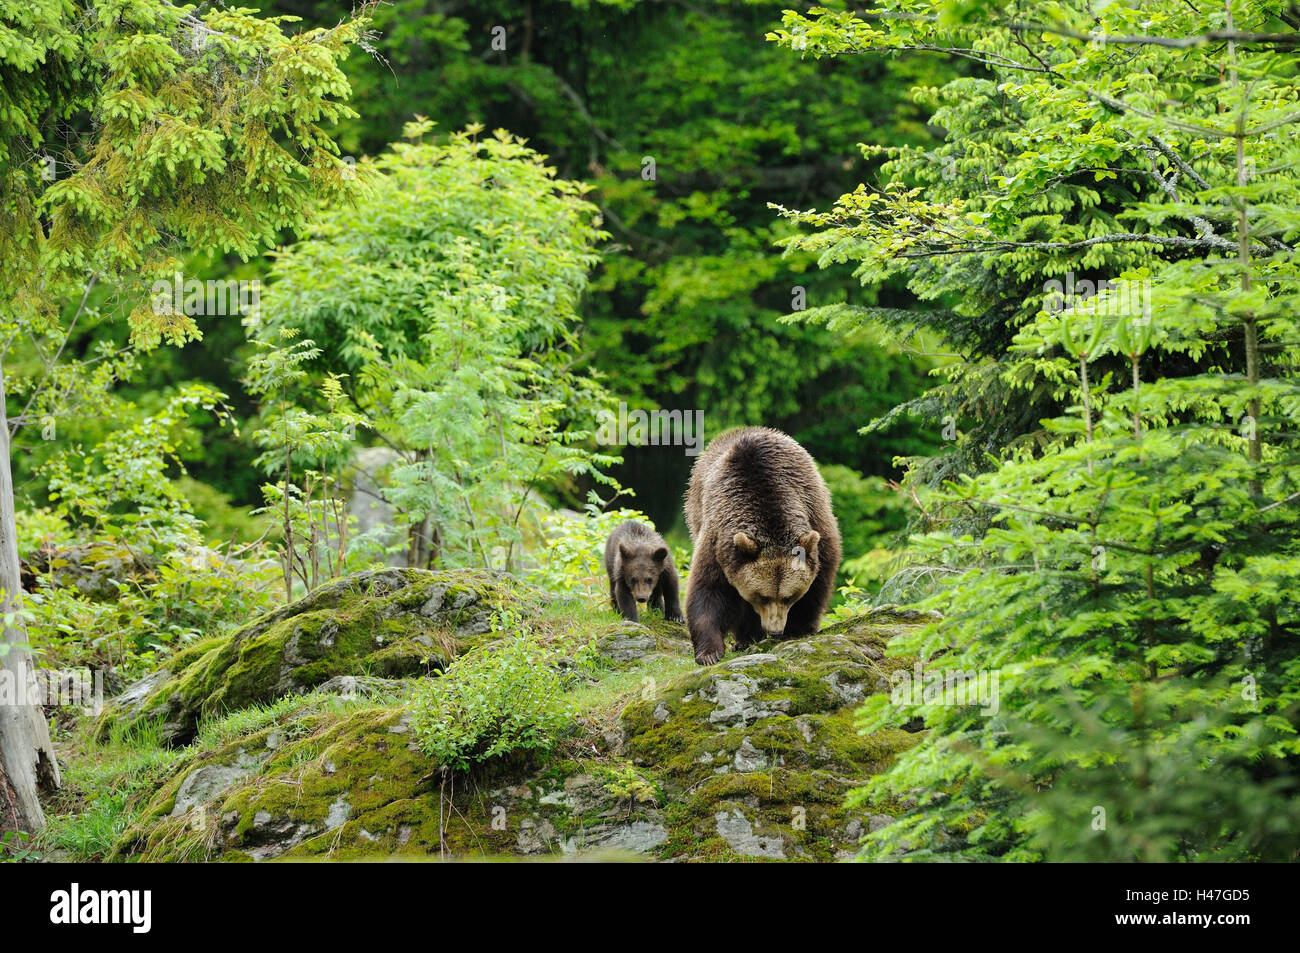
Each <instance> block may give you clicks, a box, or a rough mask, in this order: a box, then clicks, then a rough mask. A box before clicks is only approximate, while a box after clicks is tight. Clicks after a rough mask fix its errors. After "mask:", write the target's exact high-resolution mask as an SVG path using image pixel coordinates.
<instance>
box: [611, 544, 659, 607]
mask: <svg viewBox="0 0 1300 953" xmlns="http://www.w3.org/2000/svg"><path fill="white" fill-rule="evenodd" d="M667 559H668V550H667V549H666V548H665V547H663V546H660V547H658V548H652V547H650V546H629V545H628V544H627V543H619V545H618V571H619V575H620V576H621V578H622V580H623V582H624V584H625V585H626V586H627V587H628V588H629V589H631V590H632V597H633V598H634V599H636V601H637V602H649V601H650V594H651V593H652V592H654V589H655V585H656V584H657V583H658V582H659V576H660V574H661V573H663V571H664V563H665V562H666V561H667Z"/></svg>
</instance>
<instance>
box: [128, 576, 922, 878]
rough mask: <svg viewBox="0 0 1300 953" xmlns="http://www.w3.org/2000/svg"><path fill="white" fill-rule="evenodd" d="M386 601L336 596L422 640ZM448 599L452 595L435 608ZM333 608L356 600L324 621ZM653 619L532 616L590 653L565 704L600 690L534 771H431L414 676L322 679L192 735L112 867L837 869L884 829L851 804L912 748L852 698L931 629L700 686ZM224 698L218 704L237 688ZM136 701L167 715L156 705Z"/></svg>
mask: <svg viewBox="0 0 1300 953" xmlns="http://www.w3.org/2000/svg"><path fill="white" fill-rule="evenodd" d="M403 572H406V571H403ZM457 575H458V578H460V579H461V584H462V585H465V586H466V588H467V589H470V590H471V591H475V592H478V596H477V599H476V600H474V601H473V602H469V603H467V604H466V606H465V607H466V608H468V607H469V606H471V605H486V604H489V603H490V602H492V601H493V600H494V599H497V598H500V597H501V595H502V594H500V593H496V590H495V589H494V588H492V587H495V586H498V585H501V583H500V582H499V581H492V580H488V579H483V578H479V579H478V580H477V582H475V583H474V585H473V586H471V585H468V583H467V581H468V580H470V579H473V578H475V577H473V576H472V575H463V574H457ZM396 583H397V580H395V579H392V578H391V577H388V576H387V574H383V573H381V574H375V575H370V576H367V577H366V578H365V579H356V580H350V581H349V584H348V587H347V588H348V591H349V592H351V593H352V595H353V596H355V595H358V594H362V595H363V600H362V601H363V604H371V603H373V604H376V605H377V604H379V603H381V602H383V601H384V600H385V599H392V598H398V599H400V600H401V602H402V604H403V605H404V606H405V608H404V609H403V611H401V612H399V613H394V614H392V615H390V616H387V617H385V616H384V615H383V613H376V614H375V615H373V616H372V617H371V618H372V619H374V620H376V621H378V620H380V619H387V620H389V621H391V620H393V619H400V620H402V624H404V625H413V626H415V627H416V629H417V630H420V631H423V630H422V629H421V628H420V627H421V626H422V625H423V623H422V622H420V621H419V620H420V619H421V618H422V617H421V616H420V614H419V610H418V606H417V605H416V603H417V602H418V600H415V599H414V598H408V597H404V596H400V595H399V593H401V592H404V591H407V590H412V589H413V587H414V586H415V585H416V583H415V582H414V581H413V580H412V581H408V582H407V583H406V584H404V585H401V586H398V585H397V584H396ZM445 584H446V580H443V581H442V582H439V583H437V584H436V587H435V588H438V587H442V586H443V585H445ZM388 586H393V587H394V588H392V589H391V590H388V589H387V587H388ZM484 586H486V587H489V588H488V589H486V590H485V589H482V588H481V587H484ZM476 587H479V588H476ZM421 591H422V592H423V591H424V590H421ZM452 591H453V589H452V587H450V586H448V588H447V589H446V591H445V592H443V593H442V597H441V598H442V599H443V600H444V601H445V599H446V597H447V594H448V593H451V592H452ZM410 595H413V593H410ZM432 597H433V593H432V591H431V590H430V591H429V595H428V596H427V597H426V598H430V599H431V598H432ZM516 597H517V596H516ZM332 598H333V597H325V598H324V601H323V602H321V603H317V604H316V608H315V609H312V610H310V611H308V610H306V609H303V610H302V611H299V612H295V613H291V614H290V613H286V614H282V615H281V617H280V618H279V619H278V620H273V621H270V622H266V621H265V620H263V621H262V622H259V625H264V628H263V630H262V631H263V632H267V631H270V630H271V629H273V628H275V627H276V626H283V625H285V624H287V623H291V622H292V620H294V619H303V618H304V617H306V616H308V615H311V614H312V613H321V618H320V622H321V624H324V620H325V619H328V618H332V617H333V616H331V614H330V613H331V611H332V610H329V609H327V608H326V607H325V605H324V602H328V601H331V600H332ZM454 598H455V597H454V596H453V600H454ZM344 604H348V605H353V604H354V603H352V602H348V601H347V600H342V599H341V600H340V601H339V602H338V603H337V605H340V606H341V605H344ZM389 604H392V603H389ZM439 604H440V605H441V603H439ZM611 615H612V613H611ZM435 616H436V613H435ZM648 621H649V624H648V625H642V624H635V623H627V622H625V621H622V620H618V621H615V620H613V619H612V618H610V619H605V618H603V617H602V618H601V619H598V620H596V621H595V622H593V621H592V620H591V618H590V615H589V613H587V614H586V615H585V616H584V614H583V613H559V614H557V615H553V616H551V617H548V618H547V620H546V625H547V627H548V631H550V632H552V634H553V636H554V637H556V638H561V639H565V638H567V639H570V640H572V639H573V638H575V637H576V638H579V639H580V640H585V642H586V644H588V645H589V646H590V647H591V648H590V650H591V651H592V652H594V653H595V654H596V656H597V657H598V658H599V659H600V660H601V661H600V666H601V671H602V672H603V674H602V675H600V677H599V679H597V678H596V676H588V678H589V679H590V680H591V681H592V685H588V686H587V687H585V688H584V685H585V684H586V683H584V682H583V678H582V677H580V676H578V675H575V676H574V678H575V681H574V683H573V685H574V687H573V689H572V690H573V691H574V692H575V693H576V694H575V697H579V698H583V697H585V696H583V695H582V692H583V691H594V690H595V688H600V689H601V691H600V693H598V694H599V698H598V700H597V701H592V702H589V703H588V705H587V708H586V709H585V710H584V711H583V712H582V713H581V714H580V716H579V717H578V719H577V721H576V723H575V725H574V730H573V733H572V736H571V737H568V738H566V739H564V741H563V742H562V743H561V745H560V747H559V749H557V750H556V751H555V752H554V753H553V754H552V755H551V756H550V758H549V759H546V760H545V761H543V762H537V761H535V760H534V761H495V762H492V763H489V764H485V765H482V766H480V767H479V768H476V769H475V770H474V771H473V772H472V773H470V774H463V773H459V772H451V771H447V770H444V769H443V768H442V766H440V765H438V764H436V763H434V762H433V761H432V760H430V759H429V758H428V757H427V756H426V755H424V754H423V753H422V751H421V749H420V747H419V744H418V743H417V739H416V738H415V737H414V734H413V731H412V729H411V724H410V718H409V714H408V711H407V706H406V703H405V700H406V698H407V697H408V695H409V693H410V692H411V691H412V690H413V687H414V686H415V685H416V684H417V683H418V679H412V678H404V679H403V678H399V679H393V678H381V677H378V676H377V675H375V674H374V673H369V674H367V675H364V676H360V677H357V676H356V675H351V676H343V677H335V678H333V679H331V680H328V681H327V680H325V679H320V680H318V681H317V683H316V684H317V688H316V690H315V691H313V692H310V693H308V694H305V695H298V696H294V695H290V696H287V697H285V698H284V699H283V700H282V701H280V702H278V703H277V704H275V705H272V706H270V707H268V708H264V709H253V710H250V713H248V714H247V715H246V716H241V717H240V718H239V719H238V720H237V724H236V725H235V729H237V730H234V731H233V734H232V733H231V731H223V732H221V733H219V734H218V735H216V736H214V737H212V738H208V737H207V736H208V733H207V732H205V733H204V734H203V735H201V736H200V740H199V743H197V744H195V745H194V746H193V747H192V748H191V749H189V750H188V751H187V753H186V757H185V758H184V759H183V760H182V761H181V762H180V764H179V767H178V768H177V769H176V770H175V771H174V772H173V773H172V774H171V775H170V776H169V777H168V779H167V780H166V781H165V782H164V783H162V784H161V786H160V787H158V788H157V789H156V791H155V792H154V793H153V795H152V796H151V798H150V799H149V800H148V803H147V804H146V805H144V807H143V810H142V811H141V813H140V815H139V819H138V820H137V822H136V823H135V824H133V825H132V826H131V828H130V829H129V830H128V831H127V832H126V833H125V835H124V836H123V837H122V838H121V840H120V841H119V842H118V844H117V846H116V848H115V850H114V853H113V857H114V859H142V860H177V859H219V860H255V861H261V860H272V859H276V858H304V857H328V858H333V859H349V858H378V857H385V856H400V857H408V858H421V857H430V856H432V857H443V858H456V857H469V856H501V855H507V856H508V855H513V856H517V857H523V858H551V857H555V858H562V857H570V856H591V855H597V856H599V855H605V854H608V855H611V856H619V857H643V858H646V859H655V860H736V859H754V860H833V859H838V858H844V857H848V856H850V855H851V854H852V853H853V851H854V850H855V848H856V846H857V843H858V840H859V838H860V837H861V836H862V835H863V834H865V833H866V832H867V831H868V830H872V829H876V828H878V827H879V826H881V825H883V824H888V823H891V821H892V813H893V810H894V809H893V808H891V807H890V806H889V805H884V806H878V807H877V809H875V810H874V811H872V812H865V811H859V810H854V809H849V808H846V807H845V797H844V795H845V793H846V792H847V791H848V790H849V789H850V788H851V787H855V786H858V785H861V784H862V783H863V782H864V781H865V780H867V779H868V778H869V777H871V776H872V775H873V774H875V773H877V772H879V771H880V770H882V769H883V768H884V767H885V766H886V765H888V764H889V763H890V761H891V759H892V758H894V757H895V756H896V755H897V754H898V752H900V751H902V750H904V749H905V748H907V747H909V746H910V745H912V744H914V743H915V741H916V738H917V736H916V735H914V734H910V733H908V732H907V731H903V730H887V731H884V732H880V733H877V734H873V735H869V736H862V735H859V734H858V733H857V732H856V730H855V728H854V725H853V713H854V709H855V708H856V707H857V705H858V704H859V703H860V702H861V701H862V700H863V699H864V698H865V697H866V696H867V695H869V694H871V693H875V692H882V691H887V690H888V687H889V675H890V673H891V672H892V671H893V670H894V669H895V668H896V667H899V666H907V665H910V664H911V660H910V659H897V660H895V659H891V658H889V657H887V656H886V654H885V647H886V643H887V642H888V640H889V639H890V638H891V637H892V636H893V635H895V634H896V633H898V632H899V631H902V630H903V629H906V628H908V627H911V626H915V625H918V624H922V623H924V622H927V621H929V617H928V616H925V615H923V614H920V613H915V612H909V611H906V610H896V609H882V610H874V611H872V612H869V613H865V614H862V615H859V616H856V617H853V618H851V619H848V620H845V621H843V622H840V623H837V624H835V625H832V626H830V627H828V628H827V629H824V630H823V631H822V632H820V633H818V634H817V635H815V636H812V637H809V638H805V639H800V640H796V641H790V642H782V643H764V644H760V645H758V646H755V647H754V648H753V649H751V650H750V651H748V652H746V653H744V654H740V655H736V656H733V657H729V658H726V659H724V660H723V661H722V662H721V663H719V664H718V665H715V666H711V667H708V668H699V667H696V666H695V665H694V664H693V661H692V659H691V655H690V643H689V641H688V639H687V638H686V633H685V630H684V629H683V628H682V627H681V626H677V625H674V624H671V623H666V622H664V621H663V620H660V619H656V618H653V617H652V618H651V619H649V620H648ZM466 622H468V623H469V625H470V628H471V629H472V628H474V624H473V622H472V617H469V616H467V617H465V618H464V619H462V620H461V621H460V622H459V623H458V624H457V626H456V627H453V628H452V629H451V631H456V629H457V628H459V627H460V626H463V625H464V624H465V623H466ZM564 627H569V629H568V631H567V633H566V632H562V631H559V630H561V629H563V628H564ZM574 627H577V628H576V629H575V628H574ZM443 631H446V625H444V628H443ZM556 633H558V634H556ZM248 637H249V636H247V635H245V637H244V638H245V639H247V638H248ZM301 644H302V640H301V639H300V645H301ZM418 644H422V643H418ZM425 648H426V649H427V648H428V646H425ZM348 657H349V658H353V659H357V658H364V657H365V656H364V655H362V656H358V655H357V654H355V653H353V654H351V655H349V656H348ZM277 658H280V659H281V660H283V658H284V655H283V652H281V653H280V655H278V656H277ZM190 664H191V665H192V664H195V662H194V661H192V662H191V663H190ZM588 667H589V665H588ZM184 668H185V669H187V670H188V668H189V665H187V666H185V667H184ZM581 668H582V667H581V666H576V667H575V668H574V671H575V672H578V671H580V670H581ZM276 670H277V672H278V671H279V670H280V669H278V668H277V669H276ZM278 680H279V676H278V675H277V677H276V683H277V684H278V683H279V682H278ZM223 684H226V685H227V686H228V692H227V696H226V697H227V698H229V697H230V695H229V686H230V685H231V682H230V680H227V681H226V682H224V683H223ZM264 684H270V681H266V682H264ZM593 685H594V686H595V687H592V686H593ZM611 685H612V686H613V689H612V690H613V691H614V694H613V695H612V696H611V695H609V694H608V693H607V692H606V688H607V687H608V686H611ZM160 693H162V694H160ZM147 697H165V688H161V687H160V688H157V689H155V690H154V691H153V692H151V693H149V694H148V696H147Z"/></svg>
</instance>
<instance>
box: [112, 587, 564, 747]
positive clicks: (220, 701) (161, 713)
mask: <svg viewBox="0 0 1300 953" xmlns="http://www.w3.org/2000/svg"><path fill="white" fill-rule="evenodd" d="M542 602H543V597H542V596H541V594H540V593H538V592H536V591H535V590H532V589H531V588H529V587H526V586H524V585H523V584H521V583H518V582H516V581H515V580H513V579H511V578H510V577H506V576H501V575H497V574H490V573H479V572H472V571H467V570H462V571H455V572H452V571H446V572H429V571H424V570H415V569H389V570H383V571H377V572H368V573H358V574H356V575H354V576H350V577H347V578H346V579H341V580H338V581H336V582H334V583H331V584H330V585H327V586H324V587H322V588H321V589H318V590H317V591H315V592H313V593H312V594H310V595H309V596H307V597H305V598H303V599H301V600H299V601H298V602H295V603H294V604H292V605H290V606H286V607H284V608H281V609H278V610H276V611H274V612H271V613H268V614H267V615H264V616H262V617H261V618H259V619H256V620H254V621H253V622H250V623H249V624H248V625H246V626H244V627H243V628H241V629H239V630H237V631H236V632H234V633H232V634H231V635H229V636H226V637H224V638H215V639H208V640H205V641H204V642H203V643H200V644H199V645H196V646H193V647H191V648H190V649H187V650H186V651H185V652H182V653H178V655H177V656H176V657H175V659H173V661H172V662H171V664H170V665H169V666H168V677H167V678H166V679H165V680H164V681H162V682H161V684H159V685H157V686H156V687H154V688H153V690H152V691H150V692H149V693H148V695H147V697H145V698H144V699H143V700H142V701H141V702H139V703H138V704H136V705H134V706H133V707H127V708H110V709H109V710H108V711H107V712H105V714H104V716H103V717H102V719H101V722H100V725H99V727H98V733H99V734H100V736H101V737H102V736H103V734H104V733H105V732H107V731H109V730H111V729H112V726H114V725H116V724H119V723H125V724H133V723H136V722H138V721H141V720H147V719H160V720H161V721H162V723H163V725H164V728H163V735H164V740H165V741H167V742H168V743H170V744H173V745H183V744H186V743H188V742H189V741H190V740H191V739H192V738H193V736H194V731H195V729H196V727H197V725H198V723H199V722H200V721H201V720H202V719H204V718H210V717H213V716H216V715H220V714H222V713H224V712H227V711H235V710H238V709H240V708H243V707H246V706H248V705H253V704H260V703H266V702H269V701H272V700H274V699H276V698H280V697H283V696H285V695H288V694H293V693H298V692H303V691H307V690H309V689H311V688H313V687H314V686H316V685H319V684H321V683H323V682H325V681H327V680H328V679H330V678H333V677H334V676H337V675H361V674H367V675H379V676H383V677H386V678H399V677H403V676H407V675H423V674H428V673H430V672H434V671H439V670H441V669H442V668H443V667H444V666H446V665H447V664H448V663H449V662H450V661H451V659H453V658H454V657H455V656H456V655H457V654H459V653H460V652H463V651H465V650H466V649H467V648H470V647H472V646H474V645H476V644H478V642H480V641H481V640H482V639H483V637H484V635H485V633H486V632H487V631H488V620H489V618H490V617H491V614H492V613H493V612H494V611H495V610H497V609H500V608H503V607H505V606H515V607H521V606H522V607H527V606H532V607H533V608H536V607H537V606H539V605H540V604H541V603H542Z"/></svg>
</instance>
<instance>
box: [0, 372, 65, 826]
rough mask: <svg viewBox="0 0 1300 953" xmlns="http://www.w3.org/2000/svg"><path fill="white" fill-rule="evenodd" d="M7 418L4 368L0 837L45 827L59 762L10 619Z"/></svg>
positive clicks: (18, 585) (13, 561)
mask: <svg viewBox="0 0 1300 953" xmlns="http://www.w3.org/2000/svg"><path fill="white" fill-rule="evenodd" d="M9 459H10V458H9V418H8V414H7V413H6V412H5V386H4V369H3V367H0V603H2V604H3V609H4V613H5V618H6V619H8V620H9V621H10V624H9V625H5V626H4V636H3V638H4V642H5V644H6V645H7V646H8V651H7V652H6V653H5V655H4V658H3V666H2V667H0V677H3V678H4V679H5V680H7V683H8V684H7V685H6V684H0V833H4V832H7V831H13V830H22V831H35V830H38V829H39V828H41V827H42V826H43V825H44V823H45V815H44V814H43V813H42V811H41V802H40V795H41V794H48V793H51V792H53V791H55V790H56V789H57V788H58V787H59V783H60V780H59V763H58V761H57V760H56V759H55V757H54V750H53V748H52V747H51V745H50V731H49V726H48V725H46V723H45V713H44V712H43V711H42V710H41V706H40V704H39V699H38V698H37V697H36V696H35V694H34V693H33V692H32V691H31V689H32V688H33V687H34V685H35V672H34V670H33V667H32V656H31V652H29V651H28V649H27V647H26V646H27V631H26V628H25V627H24V626H23V623H22V620H21V619H19V618H18V617H17V616H16V613H17V612H18V610H19V609H20V608H21V607H22V582H21V579H20V577H19V566H18V534H17V524H16V521H15V518H14V481H13V472H12V470H11V469H10V465H9Z"/></svg>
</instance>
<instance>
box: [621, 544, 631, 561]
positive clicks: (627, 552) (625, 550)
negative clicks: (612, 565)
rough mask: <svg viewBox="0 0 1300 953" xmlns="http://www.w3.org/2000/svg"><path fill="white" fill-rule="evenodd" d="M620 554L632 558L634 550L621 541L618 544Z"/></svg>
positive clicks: (625, 557)
mask: <svg viewBox="0 0 1300 953" xmlns="http://www.w3.org/2000/svg"><path fill="white" fill-rule="evenodd" d="M618 554H619V556H621V557H623V558H624V559H631V558H632V552H631V551H630V550H629V549H628V548H627V546H626V545H624V544H623V543H619V544H618Z"/></svg>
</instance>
